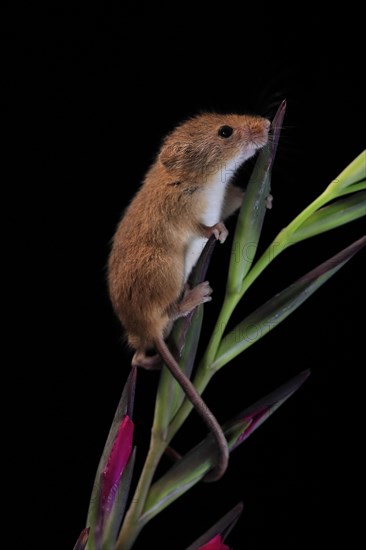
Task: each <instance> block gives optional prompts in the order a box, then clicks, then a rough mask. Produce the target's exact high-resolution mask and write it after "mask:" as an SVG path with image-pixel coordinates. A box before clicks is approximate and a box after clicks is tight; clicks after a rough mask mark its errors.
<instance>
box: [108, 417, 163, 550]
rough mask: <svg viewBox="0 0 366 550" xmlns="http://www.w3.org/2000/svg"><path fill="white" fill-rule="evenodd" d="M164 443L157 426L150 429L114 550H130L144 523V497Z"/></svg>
mask: <svg viewBox="0 0 366 550" xmlns="http://www.w3.org/2000/svg"><path fill="white" fill-rule="evenodd" d="M165 448H166V441H165V440H164V439H163V438H162V437H161V431H160V429H159V428H158V426H155V422H154V426H153V428H152V434H151V442H150V449H149V452H148V455H147V457H146V460H145V464H144V467H143V470H142V472H141V476H140V479H139V482H138V485H137V487H136V490H135V494H134V496H133V498H132V501H131V505H130V507H129V509H128V512H127V514H126V516H125V518H124V521H123V526H122V529H121V531H120V534H119V537H118V539H117V542H116V546H115V549H114V550H130V549H131V548H132V547H133V545H134V543H135V540H136V539H137V537H138V535H139V534H140V531H141V530H142V528H143V527H144V525H145V522H142V521H141V520H140V517H141V515H142V510H143V508H144V505H145V501H146V497H147V494H148V492H149V489H150V485H151V483H152V480H153V477H154V474H155V470H156V468H157V466H158V464H159V462H160V459H161V457H162V455H163V453H164V451H165Z"/></svg>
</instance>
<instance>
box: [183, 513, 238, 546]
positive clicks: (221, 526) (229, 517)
mask: <svg viewBox="0 0 366 550" xmlns="http://www.w3.org/2000/svg"><path fill="white" fill-rule="evenodd" d="M242 511H243V503H242V502H239V503H238V504H237V505H236V506H234V508H232V509H231V510H229V512H227V513H226V514H225V515H224V516H223V517H222V518H221V519H219V521H218V522H216V523H215V525H213V526H212V527H211V528H210V529H209V530H208V531H206V533H204V534H203V535H201V536H200V538H199V539H197V540H196V541H195V542H194V543H193V544H191V545H190V546H189V547H188V548H187V549H186V550H199V549H201V550H202V548H206V550H207V549H209V548H211V547H210V546H205V545H207V543H212V540H215V537H218V536H220V535H221V538H222V540H225V539H226V537H227V536H228V535H229V533H230V531H231V530H232V529H233V527H234V526H235V524H236V522H237V521H238V519H239V517H240V515H241V513H242ZM219 548H220V547H219ZM224 548H225V546H224Z"/></svg>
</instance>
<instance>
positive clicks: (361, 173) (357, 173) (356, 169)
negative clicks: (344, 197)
mask: <svg viewBox="0 0 366 550" xmlns="http://www.w3.org/2000/svg"><path fill="white" fill-rule="evenodd" d="M365 178H366V150H364V151H362V153H360V154H359V155H358V157H356V158H355V159H354V160H353V161H352V162H351V163H350V164H349V165H348V166H346V168H345V169H344V170H343V171H342V172H341V173H340V174H339V176H337V177H336V178H335V179H334V180H333V181H332V182H331V183H330V185H329V187H328V188H329V189H332V190H333V191H334V190H342V189H344V188H345V187H348V186H349V185H352V184H353V183H357V182H359V181H361V180H363V179H365Z"/></svg>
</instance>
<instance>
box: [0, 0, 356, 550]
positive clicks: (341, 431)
mask: <svg viewBox="0 0 366 550" xmlns="http://www.w3.org/2000/svg"><path fill="white" fill-rule="evenodd" d="M357 19H358V16H357V13H352V12H351V10H349V11H348V12H347V13H345V12H339V13H334V12H332V13H331V14H327V15H322V14H320V13H318V11H317V10H314V11H313V10H311V9H310V8H305V7H301V5H296V7H295V5H293V7H292V8H290V9H288V10H286V11H285V10H284V9H283V8H280V7H279V6H276V7H272V8H270V9H268V8H266V7H265V6H264V5H262V4H259V5H258V6H257V7H251V8H249V7H248V6H246V5H242V4H240V3H234V2H230V1H226V2H223V3H221V4H219V5H217V6H215V5H214V4H212V3H198V2H196V3H194V4H192V5H191V4H189V3H182V4H178V5H175V4H174V3H168V2H166V3H164V2H155V3H154V4H152V3H151V4H148V5H147V6H145V5H143V4H141V3H130V2H124V3H123V5H122V3H121V4H120V5H119V4H116V3H115V4H114V6H113V7H111V8H110V7H106V6H104V4H101V3H100V4H99V5H91V4H88V5H85V6H81V5H80V4H78V3H73V7H72V8H70V9H65V8H61V7H56V6H55V7H53V8H50V7H49V8H47V11H43V10H41V9H38V11H34V9H33V8H32V9H30V8H28V10H27V11H22V12H18V13H13V14H12V15H11V18H10V24H9V25H8V23H7V21H5V23H4V22H3V25H4V29H3V35H4V36H5V38H6V48H5V49H4V53H5V65H4V67H5V70H4V71H3V76H4V75H5V79H4V84H3V89H4V90H5V92H6V96H5V97H6V101H5V114H7V115H8V117H7V118H9V122H10V124H9V127H8V128H7V129H6V133H5V136H6V141H7V143H8V144H10V146H11V148H10V149H11V151H13V152H15V154H14V156H12V157H10V158H11V160H12V163H11V171H10V173H9V175H8V178H9V190H12V191H14V201H13V202H11V203H9V208H7V207H5V208H6V210H7V212H6V213H7V214H9V213H10V216H11V222H12V225H11V231H10V238H9V240H10V242H11V243H14V245H13V246H12V249H13V251H14V252H15V254H14V255H15V260H17V262H19V263H15V264H11V265H16V266H18V265H19V268H17V269H15V272H14V280H15V282H16V292H15V295H16V298H17V299H18V300H19V302H17V303H18V304H19V305H17V306H16V307H15V311H16V319H15V323H14V325H15V327H16V328H15V345H14V346H13V357H14V364H15V368H14V372H16V376H17V380H18V383H17V386H16V387H17V391H19V387H21V388H23V389H25V390H26V391H25V393H26V395H27V399H29V405H28V404H27V406H26V407H25V409H26V411H27V412H26V417H27V419H28V420H29V424H28V425H29V429H27V430H26V433H27V434H28V436H30V437H31V438H32V442H31V446H30V448H29V449H28V452H27V461H26V465H27V470H28V471H29V472H31V478H33V479H35V480H36V482H35V485H34V490H33V491H32V492H31V491H30V492H29V493H28V496H29V495H31V497H30V500H29V499H28V502H27V508H28V509H32V508H34V511H35V515H36V518H37V519H35V520H34V526H33V532H34V538H35V539H36V540H37V541H44V542H45V547H47V548H50V547H52V548H60V549H68V548H70V549H71V548H72V546H73V544H74V542H75V540H76V538H77V536H78V533H79V531H80V530H81V529H82V528H83V526H84V521H85V516H86V511H87V506H88V499H89V496H90V491H91V487H92V483H93V479H94V473H95V470H96V467H97V464H98V460H99V457H100V454H101V451H102V448H103V445H104V441H105V438H106V435H107V433H108V430H109V425H110V422H111V420H112V417H113V414H114V410H115V407H116V405H117V402H118V399H119V395H120V393H121V390H122V387H123V384H124V381H125V380H126V377H127V374H128V365H129V354H128V352H127V350H126V349H125V348H124V347H123V345H122V344H121V335H120V328H119V326H118V324H117V322H116V320H115V318H114V316H113V313H112V310H111V307H110V304H109V300H108V296H107V292H106V283H105V265H106V260H107V255H108V250H109V242H110V239H111V237H112V235H113V232H114V229H115V227H116V224H117V222H118V220H119V217H120V215H121V212H122V211H123V209H124V208H125V206H126V205H127V204H128V201H129V199H130V198H131V197H132V196H133V194H134V193H135V191H136V189H137V187H138V185H139V184H140V182H141V178H142V177H143V174H144V172H145V171H146V169H147V167H148V166H149V165H150V163H151V162H152V160H153V158H154V155H155V153H156V151H157V150H158V147H159V144H160V141H161V139H162V137H163V136H164V134H165V133H166V132H167V131H168V130H170V129H172V128H173V127H174V126H175V125H176V124H177V123H178V122H180V121H181V120H182V119H184V118H186V117H187V116H188V115H192V114H195V113H196V112H198V111H200V110H213V111H215V110H216V111H219V112H230V111H235V112H240V113H243V112H256V113H259V114H263V115H266V116H269V117H273V115H274V113H275V111H276V108H277V106H278V105H279V103H280V102H281V100H282V99H286V100H287V111H286V116H285V122H284V129H283V132H282V135H281V140H280V145H279V149H278V154H277V158H276V163H275V168H274V172H273V184H272V192H273V195H274V207H273V210H272V211H270V212H269V213H268V215H267V217H266V221H265V227H264V232H263V243H264V244H263V246H264V245H265V244H268V243H269V242H270V240H271V239H272V238H273V237H274V236H275V235H276V234H277V232H278V231H279V230H280V229H281V228H282V227H283V226H284V225H286V224H287V223H288V222H289V221H291V219H292V218H293V217H294V216H295V215H296V214H297V213H298V212H300V211H301V210H302V209H303V208H304V207H305V206H306V205H307V204H308V203H309V202H310V201H311V200H313V199H314V198H315V197H316V196H317V195H319V194H320V192H321V191H322V190H323V189H324V188H325V186H326V185H327V184H328V183H329V182H330V181H331V180H332V179H333V178H334V177H336V176H337V174H338V173H339V172H340V171H341V170H342V169H343V168H344V167H345V166H346V165H347V164H348V163H349V162H351V160H353V158H355V157H356V156H357V155H358V154H359V153H360V152H361V150H362V149H363V147H364V135H365V118H364V115H365V110H364V92H365V90H364V89H363V88H362V86H361V78H362V72H363V70H364V69H363V54H362V53H361V52H362V49H361V39H362V37H361V32H360V25H358V23H357ZM4 159H5V160H7V153H6V152H5V155H4ZM250 166H251V164H250V163H249V168H250ZM244 176H246V174H245V173H244ZM362 226H363V223H362V221H357V222H354V223H353V224H350V225H349V226H345V227H341V228H340V229H338V230H335V231H332V232H331V233H329V234H325V235H322V236H320V237H317V238H314V239H312V240H310V241H308V242H306V243H303V244H300V245H298V246H296V247H294V248H292V249H290V250H288V251H287V252H286V253H284V254H283V255H282V256H281V257H280V258H279V259H278V260H277V261H276V262H274V263H273V265H272V266H271V268H270V270H268V273H265V274H263V276H262V277H261V278H260V280H258V282H257V283H256V285H255V286H254V287H253V289H252V290H251V291H250V292H249V293H248V297H247V299H246V300H245V302H243V304H242V306H241V307H240V310H239V311H238V312H237V313H236V315H237V317H236V319H238V320H239V319H240V318H242V317H243V316H244V315H245V314H246V313H248V312H250V311H251V310H252V309H253V308H255V307H256V306H258V305H260V304H261V303H262V302H263V301H264V300H265V299H267V298H269V297H271V296H272V295H273V294H274V293H275V292H278V291H279V290H281V289H282V288H284V287H285V286H286V285H288V284H289V283H290V282H292V281H293V280H294V279H295V278H296V277H299V276H301V275H302V274H304V273H305V272H306V271H308V270H310V269H311V268H313V267H315V266H316V265H318V264H319V263H320V262H321V261H324V260H325V259H327V258H328V257H330V256H331V255H333V254H335V253H336V252H338V251H339V250H340V249H341V248H343V247H345V246H347V245H348V244H350V243H351V242H352V241H353V240H355V239H357V238H359V237H360V236H361V234H362V230H363V227H362ZM228 228H229V230H231V235H232V233H233V229H234V228H235V220H230V221H229V222H228ZM229 254H230V238H229V240H228V241H227V243H225V245H224V246H223V247H218V246H217V247H216V249H215V252H214V257H213V260H212V264H211V268H210V271H209V273H208V278H209V280H210V282H211V284H212V286H213V287H214V290H215V294H214V296H215V298H214V301H213V302H212V303H211V304H209V305H207V306H206V308H205V312H206V325H205V330H204V334H203V336H204V342H205V341H207V336H208V334H209V330H210V328H211V326H212V319H213V318H214V316H215V314H217V312H218V308H219V305H220V299H221V298H222V290H223V284H224V282H225V273H226V267H225V266H226V265H227V260H228V258H229ZM363 261H364V254H363V253H360V254H359V255H358V256H357V257H355V258H353V259H352V260H351V261H350V262H349V263H348V264H347V265H346V266H345V267H344V268H343V269H342V270H341V271H340V272H339V273H338V274H336V275H335V276H334V278H332V279H331V280H330V281H329V282H328V283H326V284H325V286H324V287H322V288H321V289H320V290H319V291H318V292H317V293H316V294H315V295H314V296H313V297H311V298H310V299H309V300H308V301H307V302H306V303H305V304H304V305H303V306H302V307H301V308H300V309H299V310H298V311H296V312H295V313H294V314H293V315H292V316H291V317H290V318H288V319H287V320H286V321H285V322H284V323H283V324H281V325H280V326H279V327H277V328H276V329H275V330H274V331H272V332H271V333H270V334H269V335H267V336H266V337H265V338H264V339H263V340H261V341H260V342H259V343H258V344H256V345H255V346H252V347H251V348H249V349H248V351H247V352H246V353H245V354H244V355H243V356H242V357H239V358H238V359H237V360H235V361H234V362H233V363H232V364H231V365H230V366H227V367H226V368H225V369H224V370H223V371H221V372H220V373H219V374H218V375H217V376H216V377H215V378H214V380H213V381H212V383H211V385H210V386H209V387H208V389H207V390H206V392H205V397H206V399H207V402H208V404H209V405H210V406H211V407H212V409H213V410H214V411H215V413H216V414H217V417H218V418H219V420H220V421H224V420H226V419H229V418H230V417H231V416H233V415H234V414H235V413H237V412H238V411H240V410H242V409H243V408H244V407H245V406H247V405H249V404H251V403H252V402H253V401H255V400H256V399H258V398H260V397H261V396H263V395H265V394H266V393H269V392H270V391H272V390H274V389H275V388H276V387H277V386H278V385H280V384H281V383H283V382H285V381H286V380H287V379H289V378H290V377H292V376H295V375H296V374H297V373H299V372H300V371H302V370H304V369H307V368H311V370H312V375H311V377H310V378H309V380H308V381H307V382H306V383H305V384H304V386H303V387H302V388H301V389H300V390H299V391H298V392H297V393H296V394H295V395H294V396H293V397H292V398H291V399H290V400H289V401H288V402H287V403H286V404H285V405H284V406H283V407H282V408H281V409H280V410H278V411H277V412H276V413H275V415H274V416H273V417H271V418H270V419H269V420H268V421H267V423H265V424H264V425H263V426H262V427H261V428H260V429H259V430H258V431H257V432H256V433H255V434H254V435H253V436H252V437H251V438H250V439H249V440H248V441H247V442H245V443H244V444H243V445H242V446H241V447H239V448H238V449H237V450H236V451H235V453H233V455H232V456H231V463H230V468H229V471H228V472H227V474H226V475H225V477H224V478H223V479H222V480H220V481H219V482H218V483H217V484H212V485H206V484H200V485H199V486H196V487H195V488H194V489H192V490H191V491H190V492H189V493H187V494H186V495H185V496H184V497H182V498H181V499H180V500H179V501H177V502H176V503H175V504H173V505H172V506H170V507H169V508H168V509H167V510H166V511H164V512H163V513H161V514H160V515H159V516H158V517H157V518H156V519H154V520H153V521H152V522H151V524H150V525H148V526H147V527H146V529H145V530H144V531H143V534H142V535H141V537H140V539H139V541H138V543H136V550H139V549H145V548H150V547H151V546H153V547H157V548H161V549H165V548H167V549H168V548H169V549H171V548H174V549H175V548H177V549H180V548H182V549H183V548H185V547H186V546H188V544H190V543H191V542H192V541H193V540H194V539H195V538H197V537H198V536H200V535H201V534H202V533H203V532H204V531H205V530H206V529H208V528H209V527H210V526H211V525H212V524H213V523H214V522H215V521H216V520H217V519H219V517H221V516H222V515H223V514H224V513H226V511H227V510H229V509H230V508H231V507H233V506H234V505H235V504H236V503H237V502H239V501H243V502H244V507H245V509H244V513H243V515H242V517H241V519H240V521H239V523H238V524H237V526H236V527H235V530H234V531H233V532H232V534H231V535H230V538H229V539H228V541H227V542H228V544H230V546H232V547H233V548H235V549H236V550H238V549H241V548H243V549H244V548H245V549H248V550H255V549H264V548H268V547H269V545H271V547H273V548H278V547H281V548H283V549H287V548H288V549H289V548H292V549H293V548H309V547H311V548H330V547H332V546H333V544H335V543H336V542H338V543H339V542H341V543H343V545H345V546H346V547H352V546H353V544H352V543H351V540H352V536H353V535H354V531H355V526H356V525H355V524H356V520H355V519H354V516H355V515H356V507H357V506H356V504H355V501H354V497H353V495H354V492H355V491H356V493H357V486H358V476H359V475H360V473H359V472H360V469H358V468H357V458H356V457H357V456H358V455H359V452H360V449H359V447H358V438H359V437H360V430H361V429H362V425H361V422H360V420H359V417H360V414H361V402H360V399H359V397H357V398H356V397H355V394H356V388H357V386H358V385H359V384H360V383H359V379H360V376H361V373H362V369H363V368H364V367H363V365H362V364H363V347H364V346H363V341H362V339H363V335H364V332H363V331H364V314H363V311H364V285H363V277H364V269H363ZM204 342H203V343H204ZM158 376H159V375H158V374H157V373H148V372H139V374H138V386H137V396H136V409H135V416H134V421H135V423H136V442H137V444H138V460H137V467H138V468H139V467H141V465H142V461H143V456H144V453H145V452H146V450H147V445H148V436H149V430H150V423H151V418H152V412H153V404H154V392H155V390H156V387H157V381H158ZM357 393H358V392H357ZM17 395H18V394H17ZM18 398H19V397H18ZM26 402H27V403H28V401H26ZM23 403H24V401H23ZM16 406H17V405H16ZM204 433H205V430H204V428H203V426H202V424H201V421H200V420H199V419H198V418H197V417H196V416H195V415H192V417H191V418H190V420H189V421H188V423H187V427H186V428H185V429H184V430H183V432H182V434H181V436H180V437H179V438H178V439H177V441H176V447H177V448H178V449H179V450H181V451H184V450H186V449H188V448H189V447H190V445H192V444H194V443H196V442H197V441H198V440H199V438H200V437H201V436H202V435H203V434H204ZM361 434H362V432H361ZM29 451H30V452H29ZM36 496H37V497H41V499H40V500H41V504H40V505H39V507H37V506H36V505H35V506H34V507H33V505H32V502H33V498H34V500H35V499H36ZM42 532H43V535H42V534H41V533H42ZM45 532H46V533H48V532H49V533H52V541H53V542H52V543H51V544H50V543H49V542H47V540H48V539H47V536H48V535H47V536H46V535H45ZM28 537H29V532H28ZM28 541H29V538H28ZM37 545H39V546H43V542H37V544H36V546H35V547H38V546H37ZM28 546H29V545H28Z"/></svg>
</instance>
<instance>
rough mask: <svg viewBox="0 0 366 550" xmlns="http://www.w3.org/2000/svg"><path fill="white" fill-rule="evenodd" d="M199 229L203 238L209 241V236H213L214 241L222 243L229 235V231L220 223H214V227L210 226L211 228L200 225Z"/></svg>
mask: <svg viewBox="0 0 366 550" xmlns="http://www.w3.org/2000/svg"><path fill="white" fill-rule="evenodd" d="M201 228H202V233H203V234H204V236H205V237H207V238H208V239H209V238H210V237H211V235H214V237H215V239H216V240H217V241H220V243H224V242H225V241H226V237H227V236H228V234H229V231H228V230H227V229H226V227H225V225H224V224H223V223H222V222H219V223H215V225H212V226H211V227H208V226H207V225H203V224H202V225H201Z"/></svg>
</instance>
